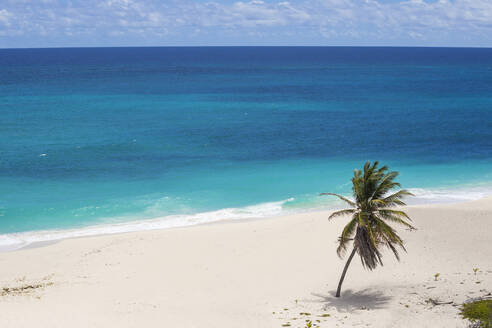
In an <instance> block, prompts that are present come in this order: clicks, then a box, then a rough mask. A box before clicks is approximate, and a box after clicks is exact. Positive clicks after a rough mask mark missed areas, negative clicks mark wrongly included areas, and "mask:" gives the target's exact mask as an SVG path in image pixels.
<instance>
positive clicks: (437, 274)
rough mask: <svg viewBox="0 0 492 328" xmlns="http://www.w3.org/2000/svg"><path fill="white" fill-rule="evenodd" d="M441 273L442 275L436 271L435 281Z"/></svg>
mask: <svg viewBox="0 0 492 328" xmlns="http://www.w3.org/2000/svg"><path fill="white" fill-rule="evenodd" d="M440 275H441V274H440V273H439V272H438V273H436V274H435V275H434V281H437V278H439V276H440Z"/></svg>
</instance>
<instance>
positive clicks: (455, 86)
mask: <svg viewBox="0 0 492 328" xmlns="http://www.w3.org/2000/svg"><path fill="white" fill-rule="evenodd" d="M0 114H1V116H0V117H1V119H0V234H1V235H0V247H2V245H3V246H6V245H21V244H25V243H28V242H31V241H36V240H47V239H56V238H59V237H64V236H69V235H83V234H91V233H101V232H112V231H113V232H114V231H128V230H137V229H150V228H158V227H171V226H182V225H189V224H196V223H202V222H210V221H215V220H221V219H226V218H233V219H241V218H253V217H264V216H272V215H277V214H281V213H287V212H292V211H303V210H309V209H320V208H329V207H336V206H337V204H338V203H336V202H335V201H334V200H332V199H329V198H322V197H319V196H317V195H318V194H319V193H320V192H338V193H344V194H349V193H350V180H349V179H350V178H351V176H352V172H353V169H354V168H360V167H362V165H363V164H364V162H365V161H366V160H379V161H381V162H383V163H384V164H387V165H389V166H390V168H391V169H394V170H398V171H400V173H401V176H400V181H401V183H402V185H403V187H405V188H410V189H412V190H413V191H414V192H415V193H416V194H417V196H418V197H416V199H415V200H414V202H418V201H422V202H426V201H427V202H428V201H454V200H466V199H474V198H479V197H481V196H483V195H487V194H492V49H459V48H384V47H383V48H381V47H374V48H365V47H361V48H357V47H320V48H318V47H198V48H179V47H178V48H79V49H77V48H73V49H70V48H66V49H4V50H0ZM81 228H83V229H81ZM63 229H69V230H68V231H67V230H63ZM39 230H43V231H44V232H39ZM58 230H63V231H58ZM36 231H37V232H36Z"/></svg>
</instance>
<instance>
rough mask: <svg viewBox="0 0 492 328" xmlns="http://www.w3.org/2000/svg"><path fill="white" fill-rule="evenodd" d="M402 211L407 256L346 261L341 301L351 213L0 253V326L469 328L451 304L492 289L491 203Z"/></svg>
mask: <svg viewBox="0 0 492 328" xmlns="http://www.w3.org/2000/svg"><path fill="white" fill-rule="evenodd" d="M406 210H407V213H408V214H409V215H410V216H411V218H412V219H413V221H414V224H415V226H416V227H417V228H418V230H417V231H407V230H404V229H400V231H401V236H402V237H403V238H404V240H405V242H406V246H407V250H408V253H406V254H405V253H404V254H402V259H401V262H397V261H396V260H395V259H394V257H393V255H392V254H390V253H389V252H385V253H384V258H383V260H384V263H385V265H384V267H379V268H377V269H376V270H375V271H372V272H370V271H366V270H364V269H363V268H362V265H361V263H360V260H359V259H358V258H354V261H353V262H352V265H351V266H350V268H349V271H348V274H347V277H346V279H345V282H344V285H343V289H342V297H341V298H339V299H337V298H335V297H334V296H333V295H334V292H335V289H336V287H337V283H338V279H339V277H340V274H341V271H342V269H343V266H344V264H345V261H344V260H340V259H339V258H338V257H337V255H336V253H335V249H336V241H337V237H338V235H339V234H340V232H341V229H342V227H343V225H344V223H346V222H347V219H348V218H336V219H334V220H333V221H330V222H329V221H328V220H327V217H328V214H329V213H327V212H314V213H305V214H298V215H293V216H287V217H276V218H271V219H263V220H250V221H235V222H227V223H226V222H224V223H218V224H210V225H201V226H194V227H188V228H182V229H170V230H158V231H147V232H135V233H125V234H120V235H104V236H98V237H87V238H78V239H68V240H63V241H61V242H59V243H56V244H52V245H47V246H44V247H39V248H32V249H25V250H20V251H15V252H9V253H0V268H1V269H0V295H1V296H0V327H2V328H8V327H15V328H20V327H38V328H41V327H50V328H56V327H63V328H66V327H72V328H75V327H105V328H108V327H186V328H188V327H190V328H191V327H199V328H205V327H214V328H220V327H235V328H236V327H247V328H252V327H268V328H270V327H282V326H289V325H290V327H306V320H312V322H313V326H314V324H316V325H317V326H319V327H466V326H467V322H466V321H464V320H462V319H461V318H460V316H459V314H458V313H459V310H458V307H459V306H458V305H459V304H461V303H462V302H463V301H465V300H467V299H469V298H473V297H478V296H483V295H486V294H488V293H490V292H492V233H491V232H492V199H491V198H488V199H482V200H479V201H473V202H469V203H459V204H438V205H421V206H410V207H408V208H407V209H406ZM474 268H478V271H477V272H476V273H474V271H473V269H474ZM436 273H439V276H438V277H437V280H436V279H435V274H436ZM429 298H431V299H433V300H435V301H438V302H446V303H447V302H452V303H451V304H442V305H433V304H432V303H431V302H429V301H428V300H429Z"/></svg>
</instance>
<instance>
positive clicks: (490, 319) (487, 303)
mask: <svg viewBox="0 0 492 328" xmlns="http://www.w3.org/2000/svg"><path fill="white" fill-rule="evenodd" d="M461 315H462V316H463V318H466V319H468V320H470V321H471V322H473V323H474V325H473V327H481V328H491V327H492V300H480V301H475V302H470V303H465V304H463V308H462V310H461Z"/></svg>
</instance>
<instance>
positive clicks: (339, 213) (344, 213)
mask: <svg viewBox="0 0 492 328" xmlns="http://www.w3.org/2000/svg"><path fill="white" fill-rule="evenodd" d="M355 211H357V210H356V209H353V208H350V209H345V210H339V211H336V212H333V213H331V214H330V216H329V217H328V220H331V219H333V218H336V217H337V216H344V215H348V214H354V213H355Z"/></svg>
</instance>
